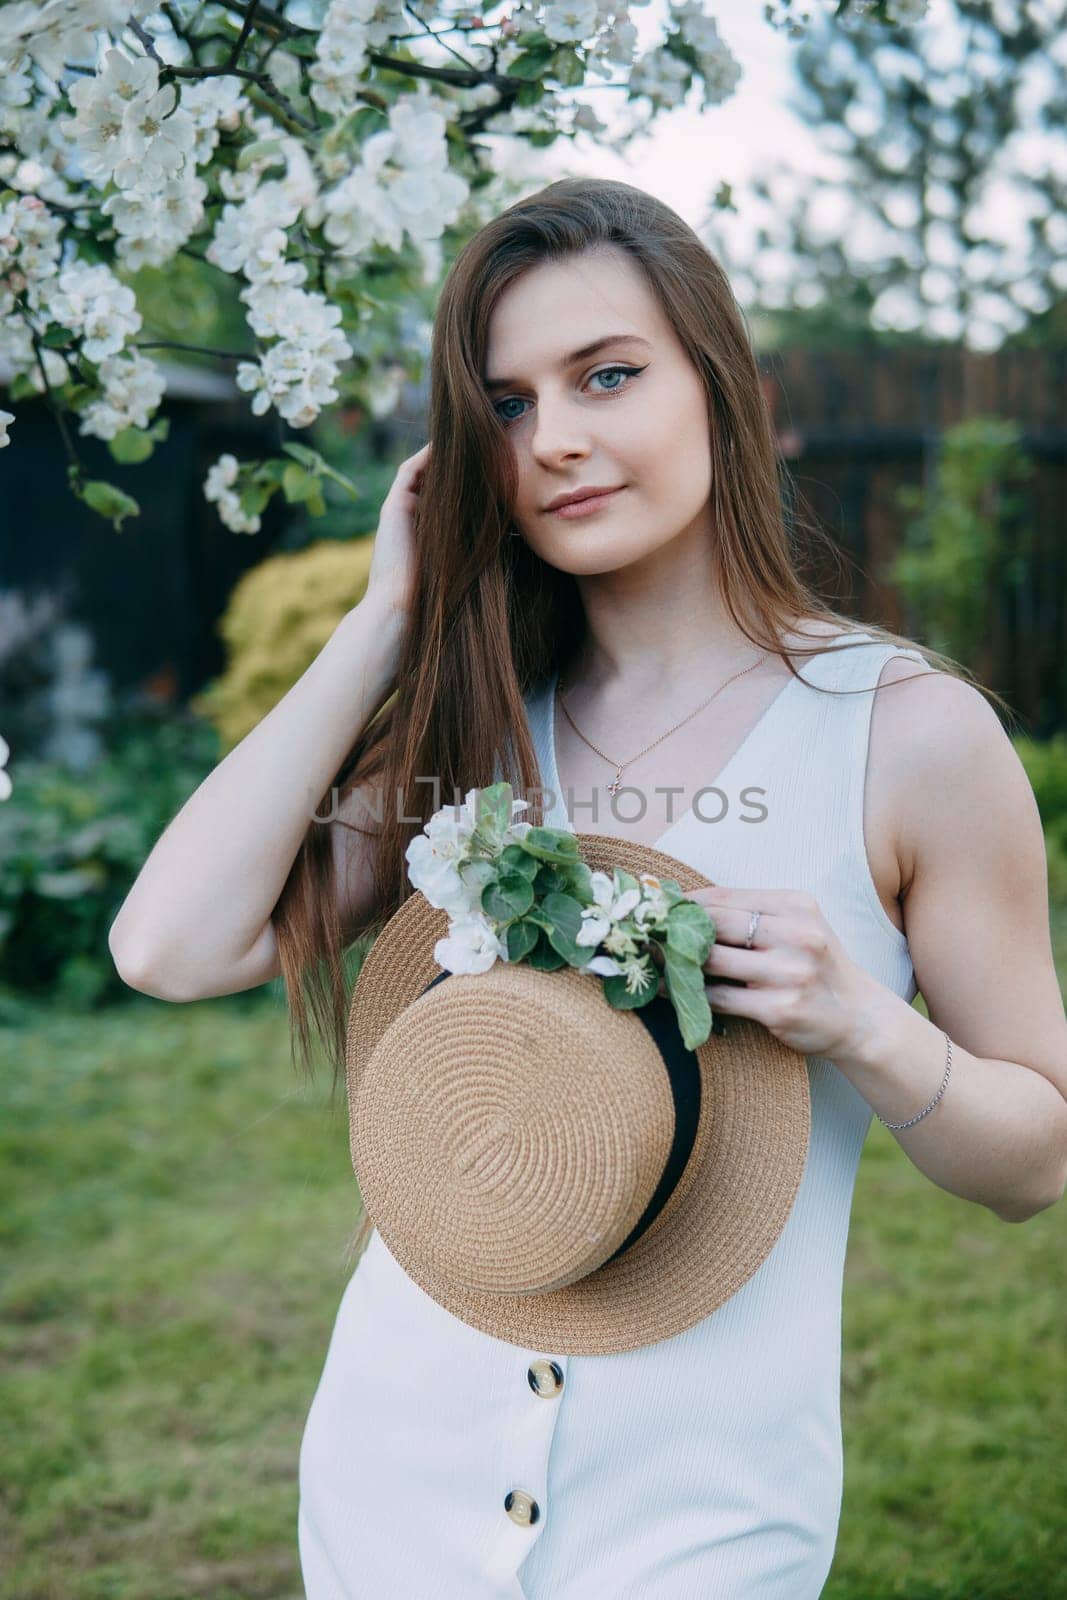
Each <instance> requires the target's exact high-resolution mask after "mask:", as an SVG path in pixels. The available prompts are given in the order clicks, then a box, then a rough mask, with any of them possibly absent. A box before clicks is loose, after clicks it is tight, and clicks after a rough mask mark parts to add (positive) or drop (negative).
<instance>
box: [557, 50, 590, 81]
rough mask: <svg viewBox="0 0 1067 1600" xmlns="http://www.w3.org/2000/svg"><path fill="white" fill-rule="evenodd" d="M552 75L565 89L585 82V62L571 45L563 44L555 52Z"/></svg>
mask: <svg viewBox="0 0 1067 1600" xmlns="http://www.w3.org/2000/svg"><path fill="white" fill-rule="evenodd" d="M552 76H553V77H554V78H555V80H556V82H557V83H558V84H560V85H561V87H562V88H564V89H573V88H574V87H575V86H576V85H577V84H580V83H584V82H585V62H584V61H582V59H581V57H580V56H579V55H578V53H577V51H576V50H575V49H574V48H573V47H572V46H571V45H563V46H561V48H560V49H558V50H556V51H555V53H554V54H553V56H552Z"/></svg>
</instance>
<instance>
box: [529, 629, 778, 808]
mask: <svg viewBox="0 0 1067 1600" xmlns="http://www.w3.org/2000/svg"><path fill="white" fill-rule="evenodd" d="M766 659H767V657H766V655H762V656H760V658H759V660H758V661H753V663H752V665H751V666H750V667H742V668H741V671H740V672H735V673H734V674H733V676H732V677H729V678H727V679H726V681H725V683H720V684H719V687H718V688H717V689H716V690H715V693H714V694H709V695H708V698H707V699H706V700H703V701H701V703H700V705H698V706H697V708H696V711H690V713H689V715H688V716H687V717H683V718H682V720H681V722H676V723H675V725H674V727H673V728H668V729H667V732H666V733H661V734H660V736H659V738H658V739H653V741H652V743H651V744H646V745H645V748H644V749H643V750H639V751H638V752H637V755H635V756H630V757H629V758H628V759H627V760H626V761H621V762H619V761H615V760H614V759H613V757H611V756H608V755H605V754H604V752H603V750H598V749H597V747H596V745H595V744H593V742H592V740H590V739H587V738H586V737H585V734H584V733H583V732H582V730H581V728H579V726H578V724H577V723H576V722H575V720H574V718H573V717H572V716H571V714H570V712H569V711H568V710H567V707H566V706H565V705H564V704H563V684H562V683H561V682H559V681H558V680H557V683H556V697H557V699H558V700H559V703H560V706H561V707H562V709H563V715H564V716H565V717H566V719H567V721H568V722H569V723H570V725H571V727H572V728H573V729H574V731H575V733H576V734H577V735H578V737H579V739H581V741H582V743H583V744H587V745H588V746H589V748H590V750H592V751H594V752H595V753H596V754H597V755H598V756H600V757H601V759H602V760H604V761H606V762H607V763H608V765H609V766H612V767H614V768H615V778H614V781H613V782H611V783H609V784H608V786H607V790H608V793H609V794H611V795H613V794H616V793H617V792H618V789H619V785H620V783H621V780H622V772H623V768H624V767H629V766H632V765H633V763H634V762H635V761H638V760H640V758H641V756H643V755H647V754H648V752H649V751H650V750H654V749H655V747H656V745H658V744H662V742H663V740H664V739H667V738H669V737H670V735H671V734H672V733H677V732H678V729H679V728H684V727H685V725H686V723H687V722H691V721H692V719H693V718H694V717H695V716H696V714H697V711H703V709H704V707H705V706H710V704H711V702H712V701H713V700H714V698H715V695H717V694H721V693H722V691H723V690H724V689H725V688H726V685H727V684H729V683H733V681H734V679H735V678H743V677H744V675H745V673H746V672H754V671H755V670H756V668H757V667H758V666H761V665H762V663H763V662H764V661H766Z"/></svg>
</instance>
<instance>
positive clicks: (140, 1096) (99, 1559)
mask: <svg viewBox="0 0 1067 1600" xmlns="http://www.w3.org/2000/svg"><path fill="white" fill-rule="evenodd" d="M1055 936H1056V943H1057V952H1058V956H1059V960H1060V972H1061V980H1062V979H1063V978H1064V977H1065V973H1064V963H1067V913H1064V912H1062V911H1061V912H1057V914H1056V920H1055ZM327 1085H328V1071H327V1069H326V1068H325V1065H323V1066H321V1067H320V1075H319V1081H318V1085H317V1087H315V1088H312V1089H307V1088H303V1087H301V1086H300V1085H299V1083H298V1080H297V1079H296V1077H295V1074H294V1073H293V1071H292V1068H291V1066H290V1062H289V1052H288V1035H287V1027H286V1020H285V1015H284V1011H283V1010H282V1008H281V1004H280V1000H279V998H278V996H277V994H276V993H275V992H273V991H270V990H268V991H263V992H261V993H259V994H256V995H249V996H236V997H232V998H229V999H226V1000H213V1001H206V1002H201V1003H199V1004H196V1005H191V1006H169V1005H165V1004H162V1003H157V1002H154V1001H151V1000H146V999H144V1000H142V999H140V998H138V999H136V1000H134V1001H133V1002H132V1003H131V1004H129V1005H128V1006H124V1007H118V1008H115V1009H113V1010H111V1011H109V1012H105V1013H102V1014H100V1015H97V1016H94V1017H80V1016H71V1015H57V1014H55V1013H54V1012H53V1013H49V1012H47V1011H45V1010H42V1011H40V1012H30V1013H27V1015H26V1019H25V1021H24V1024H23V1025H22V1026H20V1027H17V1028H16V1027H7V1028H3V1029H0V1182H2V1185H3V1189H2V1192H3V1197H4V1198H3V1205H2V1207H0V1251H2V1255H3V1259H4V1273H3V1279H2V1282H0V1366H2V1370H3V1379H2V1388H0V1458H2V1460H3V1470H2V1473H0V1550H2V1551H3V1556H2V1557H0V1597H3V1600H267V1597H271V1600H273V1597H280V1600H298V1597H300V1596H301V1595H302V1593H303V1591H302V1586H301V1583H300V1576H299V1564H298V1560H297V1548H296V1504H297V1456H298V1451H299V1446H300V1435H301V1432H302V1429H303V1424H304V1417H305V1415H306V1412H307V1409H308V1406H309V1405H310V1403H311V1398H312V1395H313V1393H314V1388H315V1385H316V1383H317V1381H318V1377H319V1372H320V1370H321V1367H322V1362H323V1359H324V1357H325V1353H326V1345H327V1341H328V1339H329V1334H330V1329H331V1327H332V1324H333V1317H334V1314H335V1311H336V1308H337V1304H338V1301H339V1299H340V1296H341V1293H342V1291H343V1288H344V1283H345V1280H346V1269H345V1267H344V1265H343V1253H344V1248H345V1245H346V1243H347V1241H348V1238H349V1235H350V1230H351V1227H352V1224H353V1222H354V1220H355V1215H356V1191H355V1187H354V1180H353V1177H352V1173H351V1168H350V1165H349V1157H348V1142H347V1122H346V1117H345V1112H344V1105H343V1102H340V1103H338V1104H337V1106H335V1107H334V1108H333V1109H332V1110H331V1108H330V1106H329V1103H328V1102H329V1094H328V1087H327ZM1065 1220H1067V1207H1063V1206H1061V1207H1056V1208H1053V1209H1052V1210H1051V1211H1046V1212H1043V1213H1041V1214H1040V1215H1039V1216H1037V1217H1035V1218H1033V1219H1032V1220H1031V1221H1030V1222H1027V1223H1025V1224H1023V1225H1022V1226H1009V1225H1007V1224H1005V1223H1002V1222H1000V1221H998V1219H997V1218H996V1217H994V1216H993V1215H992V1214H991V1213H990V1212H988V1211H986V1210H984V1209H983V1208H982V1207H980V1206H975V1205H971V1204H968V1203H967V1202H965V1201H962V1200H958V1199H956V1198H955V1197H954V1196H952V1195H949V1194H947V1193H945V1192H944V1191H943V1190H941V1189H938V1188H937V1187H936V1186H935V1185H933V1184H931V1183H930V1182H929V1181H928V1180H927V1179H926V1178H924V1177H923V1176H922V1174H921V1173H919V1172H918V1171H917V1169H916V1168H915V1167H914V1166H913V1165H912V1164H911V1163H910V1162H909V1161H908V1160H907V1159H906V1157H905V1156H904V1155H903V1154H902V1152H901V1151H900V1149H899V1147H898V1146H897V1144H896V1143H895V1141H894V1140H893V1138H892V1136H891V1135H890V1134H889V1133H888V1132H887V1131H886V1130H885V1129H883V1128H882V1127H881V1125H880V1124H878V1123H877V1122H875V1123H874V1124H873V1125H872V1129H871V1133H870V1136H869V1138H868V1141H867V1145H866V1148H865V1150H864V1154H863V1158H862V1162H861V1166H860V1173H859V1179H858V1183H857V1191H856V1204H855V1209H854V1212H853V1220H852V1227H851V1232H850V1237H849V1251H848V1260H847V1265H846V1276H845V1304H844V1357H843V1370H842V1386H843V1416H844V1430H845V1498H844V1507H843V1511H842V1520H841V1530H840V1536H839V1540H838V1547H837V1553H836V1557H835V1561H834V1566H833V1571H832V1573H831V1576H830V1579H829V1582H828V1584H827V1587H826V1589H825V1591H824V1600H898V1597H899V1600H1061V1597H1063V1600H1067V1535H1065V1532H1064V1528H1065V1518H1064V1513H1063V1507H1064V1504H1065V1500H1067V1455H1065V1452H1064V1449H1063V1438H1064V1426H1063V1424H1064V1405H1063V1397H1064V1395H1065V1394H1067V1348H1065V1346H1067V1341H1065V1339H1064V1320H1065V1319H1064V1310H1065V1307H1067V1292H1065V1291H1067V1269H1065V1261H1064V1248H1063V1245H1064V1223H1065ZM383 1600H393V1597H383ZM396 1600H407V1597H396ZM472 1600H474V1597H472ZM604 1600H610V1597H607V1596H605V1597H604ZM723 1600H741V1597H735V1596H730V1597H723Z"/></svg>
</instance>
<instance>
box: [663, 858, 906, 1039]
mask: <svg viewBox="0 0 1067 1600" xmlns="http://www.w3.org/2000/svg"><path fill="white" fill-rule="evenodd" d="M688 898H689V899H690V900H695V901H696V902H697V903H698V904H699V905H702V906H703V907H704V909H705V910H706V911H707V913H708V915H709V916H710V918H711V920H712V922H713V923H714V924H715V943H714V944H713V945H712V947H711V951H710V953H709V955H708V959H707V960H706V961H705V963H704V969H703V970H704V972H705V973H706V974H707V976H708V980H709V981H708V982H706V983H705V985H704V992H705V993H706V995H707V997H708V1004H709V1005H710V1006H711V1010H712V1015H713V1016H714V1015H716V1014H727V1015H732V1016H738V1017H748V1018H750V1019H751V1020H752V1021H753V1022H760V1023H762V1024H763V1026H764V1027H765V1028H767V1030H768V1031H769V1032H770V1033H772V1034H773V1035H774V1037H775V1038H776V1039H780V1040H781V1042H782V1043H783V1044H785V1045H789V1046H790V1048H791V1049H793V1050H799V1051H801V1053H802V1054H804V1055H811V1056H827V1057H829V1058H830V1059H831V1060H832V1059H833V1058H834V1057H836V1056H847V1055H848V1054H849V1053H850V1051H851V1050H852V1049H853V1047H854V1043H855V1041H856V1039H857V1038H858V1037H859V1036H860V1035H861V1033H862V1030H863V1026H864V1019H865V1017H866V1016H867V1015H868V1014H869V1012H870V1009H871V1006H872V1002H873V1001H874V999H875V997H876V991H877V990H878V989H879V988H880V987H881V986H880V985H879V984H878V982H877V980H876V979H874V978H872V977H871V975H870V973H868V972H866V971H865V970H864V969H863V968H862V967H860V966H858V965H857V964H856V962H854V961H853V960H852V958H851V957H850V956H849V955H848V953H847V951H846V950H845V947H844V945H843V944H842V943H841V941H840V939H839V938H838V937H837V935H836V933H834V931H833V929H832V928H831V927H830V925H829V923H828V922H827V920H826V918H825V917H824V916H823V913H822V910H821V908H820V906H819V903H818V901H817V900H815V899H814V898H813V896H812V895H810V894H802V893H799V892H796V891H794V890H791V889H737V888H725V887H723V886H722V885H720V884H716V885H715V886H714V887H713V888H710V889H693V890H691V891H689V892H688ZM754 911H759V912H760V913H761V915H760V918H759V922H758V923H757V925H756V932H755V935H754V937H753V940H752V947H751V949H747V948H746V947H745V940H746V939H747V937H748V930H749V924H750V922H751V914H752V912H754ZM723 979H737V980H740V982H741V983H744V984H745V985H747V987H745V988H741V987H738V986H736V985H735V984H732V983H727V982H723V981H721V980H723ZM661 988H662V985H661Z"/></svg>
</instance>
